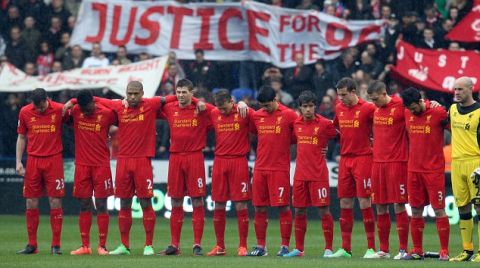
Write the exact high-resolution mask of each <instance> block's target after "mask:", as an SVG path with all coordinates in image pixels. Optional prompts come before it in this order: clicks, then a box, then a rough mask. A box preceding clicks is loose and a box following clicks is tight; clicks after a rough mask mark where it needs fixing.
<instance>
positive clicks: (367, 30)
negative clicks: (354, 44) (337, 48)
mask: <svg viewBox="0 0 480 268" xmlns="http://www.w3.org/2000/svg"><path fill="white" fill-rule="evenodd" d="M381 30H382V28H381V27H380V26H378V25H369V26H367V27H365V28H363V29H362V31H360V37H359V38H358V44H360V43H362V42H365V41H366V40H367V37H368V36H369V35H370V34H371V33H377V34H380V31H381Z"/></svg>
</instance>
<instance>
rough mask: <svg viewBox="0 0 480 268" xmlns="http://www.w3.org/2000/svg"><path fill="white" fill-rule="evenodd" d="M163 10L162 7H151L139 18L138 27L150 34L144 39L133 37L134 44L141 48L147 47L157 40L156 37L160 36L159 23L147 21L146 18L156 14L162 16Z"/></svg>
mask: <svg viewBox="0 0 480 268" xmlns="http://www.w3.org/2000/svg"><path fill="white" fill-rule="evenodd" d="M163 12H164V9H163V7H162V6H153V7H150V8H148V9H147V10H146V11H145V12H144V13H143V14H142V16H141V17H140V26H141V27H142V28H143V29H145V30H147V31H148V32H150V35H149V36H148V37H146V38H142V37H138V36H135V44H138V45H141V46H148V45H151V44H153V43H155V41H156V40H157V38H158V36H159V35H160V29H161V28H160V22H157V21H154V20H149V19H148V17H150V15H152V14H155V13H158V14H163Z"/></svg>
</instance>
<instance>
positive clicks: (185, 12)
mask: <svg viewBox="0 0 480 268" xmlns="http://www.w3.org/2000/svg"><path fill="white" fill-rule="evenodd" d="M167 10H168V13H169V14H172V15H174V16H175V19H174V20H173V29H172V38H171V40H170V48H172V49H178V47H179V44H180V35H181V34H182V23H183V17H185V16H192V15H193V9H191V8H186V7H172V6H169V7H168V8H167Z"/></svg>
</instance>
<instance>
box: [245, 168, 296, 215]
mask: <svg viewBox="0 0 480 268" xmlns="http://www.w3.org/2000/svg"><path fill="white" fill-rule="evenodd" d="M252 191H253V205H254V206H256V207H264V206H271V207H282V206H288V205H290V173H289V172H288V171H271V170H254V171H253V189H252Z"/></svg>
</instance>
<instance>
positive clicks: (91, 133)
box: [71, 104, 116, 167]
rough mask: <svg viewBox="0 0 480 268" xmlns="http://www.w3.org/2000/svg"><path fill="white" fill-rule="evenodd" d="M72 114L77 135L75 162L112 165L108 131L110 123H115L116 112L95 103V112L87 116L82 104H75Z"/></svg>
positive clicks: (90, 164) (88, 164) (74, 130)
mask: <svg viewBox="0 0 480 268" xmlns="http://www.w3.org/2000/svg"><path fill="white" fill-rule="evenodd" d="M71 116H72V119H73V133H74V135H75V164H77V165H85V166H105V167H110V150H109V149H108V146H107V142H108V131H109V129H110V125H112V124H114V123H115V119H116V116H115V113H114V112H113V111H112V110H110V109H108V108H106V107H104V106H102V105H98V104H95V112H94V113H93V114H92V115H90V116H86V115H85V114H84V113H82V111H81V110H80V106H78V105H75V106H74V107H73V109H72V111H71Z"/></svg>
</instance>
